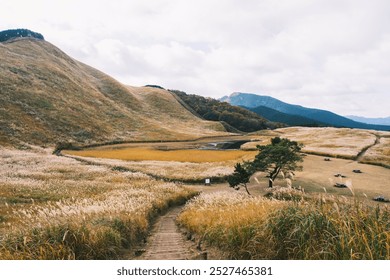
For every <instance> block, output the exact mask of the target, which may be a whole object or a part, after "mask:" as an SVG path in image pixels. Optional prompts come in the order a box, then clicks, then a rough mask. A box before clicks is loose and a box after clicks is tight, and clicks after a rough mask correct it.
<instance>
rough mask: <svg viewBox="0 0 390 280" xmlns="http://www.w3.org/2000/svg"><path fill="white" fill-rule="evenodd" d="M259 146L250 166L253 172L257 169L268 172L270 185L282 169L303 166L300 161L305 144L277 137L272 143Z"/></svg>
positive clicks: (295, 168)
mask: <svg viewBox="0 0 390 280" xmlns="http://www.w3.org/2000/svg"><path fill="white" fill-rule="evenodd" d="M257 148H258V149H259V153H258V154H257V155H256V157H255V159H254V160H253V162H252V163H251V164H250V166H251V168H252V172H253V173H254V172H256V171H266V172H268V174H269V178H270V187H272V182H273V181H274V180H275V179H276V177H277V176H278V175H279V173H280V171H283V172H291V171H294V170H300V169H301V168H302V167H301V166H299V165H298V163H299V162H302V161H303V155H302V154H301V153H300V151H301V149H302V148H303V145H302V144H299V143H298V142H296V141H291V140H289V139H287V138H280V137H275V138H272V139H271V144H269V145H265V146H260V145H259V146H257Z"/></svg>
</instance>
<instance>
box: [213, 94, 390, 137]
mask: <svg viewBox="0 0 390 280" xmlns="http://www.w3.org/2000/svg"><path fill="white" fill-rule="evenodd" d="M220 100H221V101H225V102H229V103H230V104H232V105H236V106H244V107H249V108H256V107H259V106H265V107H268V108H271V109H274V110H277V111H279V112H282V113H285V114H290V115H298V116H301V117H305V118H309V119H312V120H314V121H317V122H320V123H326V124H328V125H330V126H335V127H349V128H361V129H375V130H390V126H382V125H372V124H365V123H360V122H356V121H353V120H350V119H348V118H346V117H342V116H340V115H337V114H335V113H332V112H330V111H326V110H320V109H313V108H306V107H303V106H299V105H292V104H288V103H285V102H282V101H280V100H278V99H276V98H273V97H270V96H263V95H256V94H251V93H241V92H235V93H233V94H231V95H230V96H225V97H222V98H221V99H220Z"/></svg>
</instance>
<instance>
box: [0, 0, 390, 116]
mask: <svg viewBox="0 0 390 280" xmlns="http://www.w3.org/2000/svg"><path fill="white" fill-rule="evenodd" d="M4 2H5V3H4ZM0 3H1V7H2V13H1V18H0V29H11V28H28V29H31V30H33V31H36V32H39V33H42V34H43V35H44V37H45V39H46V40H47V41H49V42H51V43H53V44H55V45H56V46H57V47H59V48H60V49H62V50H63V51H65V52H66V53H68V54H69V55H70V56H72V57H74V58H76V59H78V60H80V61H82V62H84V63H87V64H89V65H91V66H93V67H95V68H98V69H99V70H102V71H103V72H106V73H107V74H109V75H111V76H113V77H114V78H116V79H117V80H119V81H120V82H122V83H125V84H128V85H134V86H142V85H145V84H157V85H161V86H163V87H165V88H168V89H180V90H183V91H185V92H187V93H194V94H198V95H203V96H211V97H214V98H219V97H222V96H223V95H229V94H231V93H232V92H236V91H239V92H250V93H257V94H263V95H270V96H273V97H276V98H279V99H281V100H283V101H285V102H289V103H293V104H300V105H303V106H307V107H316V108H321V109H326V110H332V111H334V112H336V113H338V114H341V115H349V114H354V115H361V116H367V117H385V116H390V105H389V104H390V1H388V0H383V1H381V0H337V1H336V0H335V1H333V0H281V1H280V0H278V1H276V0H196V1H192V0H191V1H189V0H188V1H187V0H154V1H147V0H118V1H117V0H94V1H89V0H88V1H83V0H77V1H75V0H66V1H65V0H64V1H55V0H34V1H28V0H24V1H23V0H9V1H8V0H6V1H4V0H0Z"/></svg>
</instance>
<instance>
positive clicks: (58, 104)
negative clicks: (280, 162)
mask: <svg viewBox="0 0 390 280" xmlns="http://www.w3.org/2000/svg"><path fill="white" fill-rule="evenodd" d="M0 57H1V63H0V146H17V147H23V145H24V144H25V143H28V144H34V145H42V146H54V145H55V144H57V143H59V142H76V143H79V144H93V143H102V142H111V141H132V140H141V141H142V140H161V139H162V140H177V139H194V138H198V137H202V136H210V135H221V134H226V130H225V129H224V127H223V126H222V125H221V124H220V123H218V122H210V121H205V120H203V119H201V118H198V117H196V116H194V115H193V114H192V113H190V112H189V111H188V110H186V109H185V108H184V107H183V106H182V105H181V104H180V103H179V102H178V101H177V100H176V99H175V98H174V97H173V96H172V94H171V93H169V92H168V91H166V90H163V89H161V88H155V87H154V88H153V87H130V86H125V85H123V84H121V83H119V82H118V81H116V80H115V79H113V78H111V77H110V76H108V75H106V74H104V73H102V72H100V71H98V70H96V69H94V68H92V67H90V66H88V65H85V64H83V63H81V62H79V61H77V60H75V59H73V58H71V57H69V56H68V55H67V54H65V53H64V52H62V51H61V50H60V49H58V48H57V47H55V46H54V45H52V44H50V43H49V42H47V41H44V40H38V39H36V38H31V37H30V36H27V37H22V38H20V37H18V38H14V39H12V40H6V41H4V42H0Z"/></svg>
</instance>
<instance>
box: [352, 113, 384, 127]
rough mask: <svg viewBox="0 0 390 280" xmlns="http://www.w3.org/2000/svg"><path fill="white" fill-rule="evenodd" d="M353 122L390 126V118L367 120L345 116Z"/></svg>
mask: <svg viewBox="0 0 390 280" xmlns="http://www.w3.org/2000/svg"><path fill="white" fill-rule="evenodd" d="M345 117H347V118H349V119H351V120H354V121H357V122H362V123H367V124H377V125H390V117H385V118H367V117H361V116H354V115H348V116H345Z"/></svg>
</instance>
